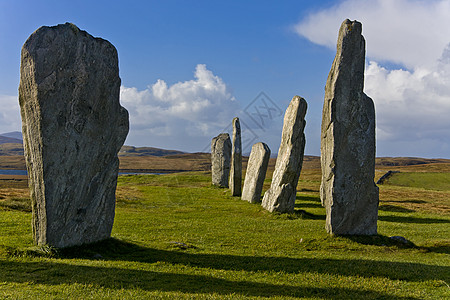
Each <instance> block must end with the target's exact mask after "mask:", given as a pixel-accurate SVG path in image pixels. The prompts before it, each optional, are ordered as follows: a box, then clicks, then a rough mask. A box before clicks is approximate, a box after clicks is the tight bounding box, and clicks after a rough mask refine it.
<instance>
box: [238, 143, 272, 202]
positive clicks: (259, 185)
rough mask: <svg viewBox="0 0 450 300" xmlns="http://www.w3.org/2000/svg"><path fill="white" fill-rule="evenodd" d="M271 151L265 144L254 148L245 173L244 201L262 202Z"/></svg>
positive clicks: (255, 145)
mask: <svg viewBox="0 0 450 300" xmlns="http://www.w3.org/2000/svg"><path fill="white" fill-rule="evenodd" d="M269 159H270V149H269V146H267V145H266V144H264V143H256V144H254V145H253V146H252V151H251V152H250V157H249V159H248V163H247V172H246V173H245V181H244V188H243V189H242V197H241V199H242V200H247V201H248V202H250V203H259V202H261V192H262V189H263V184H264V179H265V178H266V172H267V166H268V165H269Z"/></svg>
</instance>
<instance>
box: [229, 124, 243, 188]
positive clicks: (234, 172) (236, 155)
mask: <svg viewBox="0 0 450 300" xmlns="http://www.w3.org/2000/svg"><path fill="white" fill-rule="evenodd" d="M241 189H242V144H241V124H240V122H239V118H237V117H236V118H234V119H233V149H232V151H231V169H230V190H231V195H232V196H240V195H241Z"/></svg>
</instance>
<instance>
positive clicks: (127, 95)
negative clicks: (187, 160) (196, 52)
mask: <svg viewBox="0 0 450 300" xmlns="http://www.w3.org/2000/svg"><path fill="white" fill-rule="evenodd" d="M194 77H195V79H193V80H189V81H184V82H178V83H175V84H173V85H171V86H168V85H167V83H166V82H165V81H164V80H161V79H159V80H158V81H157V82H156V83H154V84H153V85H149V86H148V88H147V89H145V90H142V91H139V90H137V89H136V88H134V87H131V88H130V87H124V86H122V87H121V92H120V98H121V102H122V105H123V106H124V107H125V108H126V109H127V110H128V112H129V113H130V133H129V136H128V138H127V143H128V144H132V145H136V146H144V145H145V146H155V147H158V146H159V147H165V148H169V147H172V148H175V149H182V150H186V151H200V150H202V148H204V146H205V145H204V144H206V145H208V143H209V142H210V140H211V138H212V137H213V136H215V135H217V134H218V133H220V132H221V130H223V129H224V128H225V127H226V126H227V125H228V124H229V123H230V122H231V120H232V118H233V117H234V116H236V113H237V110H238V104H237V101H236V100H235V99H234V97H233V96H232V94H231V92H230V91H229V89H228V87H227V85H226V84H225V83H224V82H223V80H222V79H221V78H220V77H218V76H215V75H214V74H213V73H212V72H211V71H210V70H208V69H207V68H206V66H205V65H202V64H199V65H197V67H196V69H195V74H194Z"/></svg>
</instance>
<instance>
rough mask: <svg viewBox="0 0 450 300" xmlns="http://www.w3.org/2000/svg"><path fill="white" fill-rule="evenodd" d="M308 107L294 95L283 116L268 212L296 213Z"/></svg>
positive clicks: (266, 196) (267, 194) (265, 201)
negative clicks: (295, 207)
mask: <svg viewBox="0 0 450 300" xmlns="http://www.w3.org/2000/svg"><path fill="white" fill-rule="evenodd" d="M306 108H307V104H306V101H305V99H303V98H301V97H299V96H294V98H292V100H291V103H290V104H289V107H288V108H287V110H286V113H285V115H284V123H283V133H282V136H281V144H280V149H279V150H278V156H277V162H276V164H275V171H274V173H273V176H272V183H271V185H270V189H268V190H267V191H266V192H265V193H264V197H263V200H262V206H263V207H264V208H265V209H267V210H268V211H271V212H272V211H277V212H280V213H287V212H293V211H294V206H295V197H296V194H297V184H298V179H299V177H300V172H301V171H302V164H303V154H304V150H305V134H304V133H303V131H304V129H305V125H306V121H305V115H306Z"/></svg>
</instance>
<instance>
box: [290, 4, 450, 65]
mask: <svg viewBox="0 0 450 300" xmlns="http://www.w3.org/2000/svg"><path fill="white" fill-rule="evenodd" d="M449 11H450V1H448V0H438V1H433V0H427V1H418V0H395V1H392V0H347V1H342V2H340V3H339V4H337V5H335V6H332V7H330V8H328V9H325V10H322V11H318V12H316V13H312V14H310V15H308V16H307V17H306V18H305V19H304V20H302V21H301V22H299V23H298V24H296V25H295V27H294V29H295V31H296V32H297V33H298V34H299V35H301V36H303V37H305V38H307V39H308V40H310V41H312V42H313V43H316V44H319V45H324V46H327V47H329V48H332V49H335V48H336V40H337V33H338V29H339V26H340V24H341V23H342V21H343V20H345V19H347V18H348V19H351V20H355V19H356V20H358V21H360V22H362V23H363V35H364V37H365V38H366V41H367V55H368V56H369V57H371V58H372V59H375V60H380V61H383V60H387V61H390V62H394V63H398V64H402V65H405V66H406V67H407V68H415V67H429V66H433V65H434V64H435V62H436V59H437V58H439V56H440V55H441V53H442V50H443V49H444V48H445V46H446V45H447V44H448V43H449V42H450V18H449V17H448V13H449Z"/></svg>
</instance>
